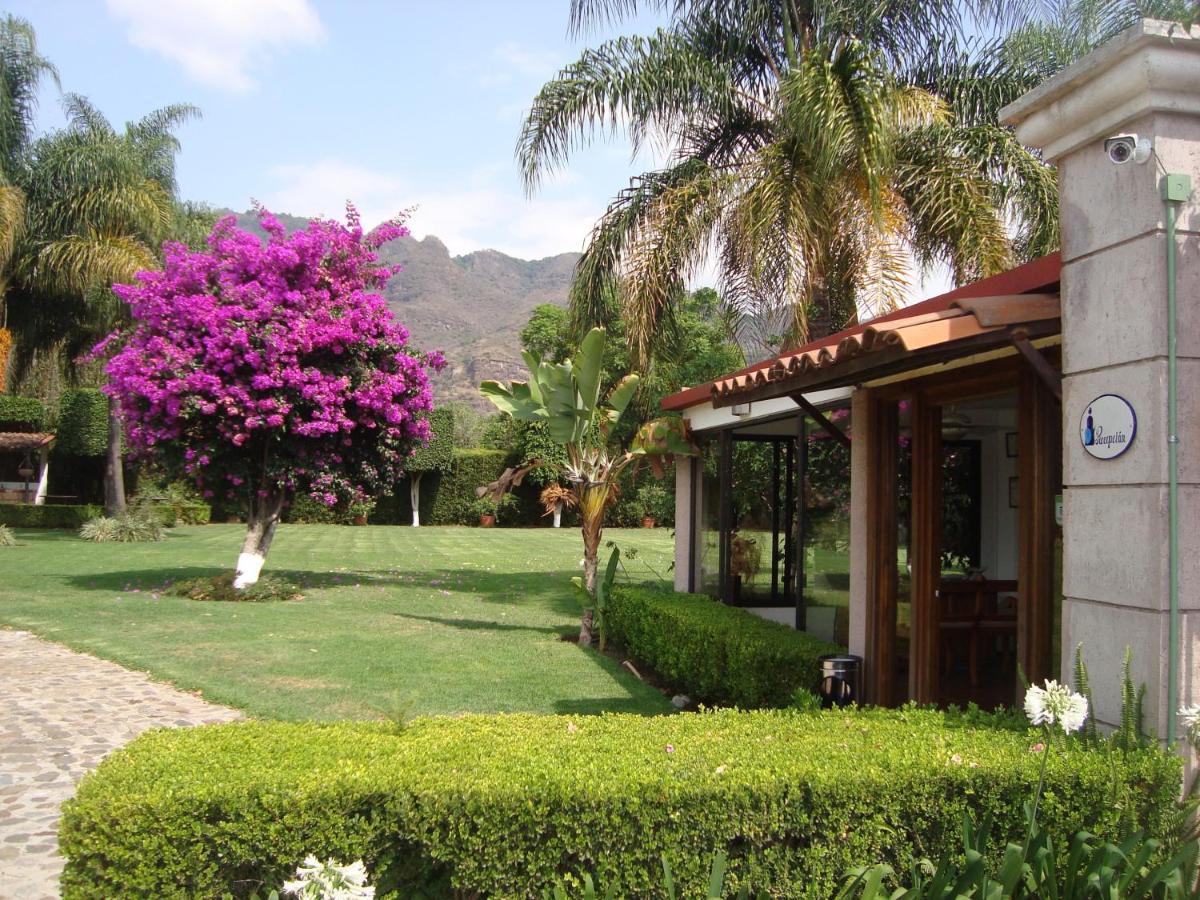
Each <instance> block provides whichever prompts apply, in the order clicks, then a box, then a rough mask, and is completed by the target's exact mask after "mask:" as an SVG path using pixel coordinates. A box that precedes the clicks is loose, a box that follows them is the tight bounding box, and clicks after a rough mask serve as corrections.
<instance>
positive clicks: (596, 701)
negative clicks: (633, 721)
mask: <svg viewBox="0 0 1200 900" xmlns="http://www.w3.org/2000/svg"><path fill="white" fill-rule="evenodd" d="M663 703H664V707H665V708H664V709H662V710H660V711H655V710H650V709H646V699H645V698H644V697H628V696H626V697H579V698H577V699H571V700H555V701H554V712H555V713H557V714H558V715H560V716H571V715H576V716H598V715H600V714H601V713H607V712H618V713H637V714H638V715H639V716H647V717H649V716H661V715H671V714H672V713H676V712H678V710H677V709H675V707H673V706H671V705H670V704H669V703H667V702H666V700H665V698H664V700H663Z"/></svg>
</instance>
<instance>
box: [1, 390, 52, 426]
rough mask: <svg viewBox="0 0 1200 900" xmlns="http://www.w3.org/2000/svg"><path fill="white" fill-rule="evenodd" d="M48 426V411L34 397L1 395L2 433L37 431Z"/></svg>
mask: <svg viewBox="0 0 1200 900" xmlns="http://www.w3.org/2000/svg"><path fill="white" fill-rule="evenodd" d="M45 424H46V409H45V407H44V406H42V401H41V400H37V399H35V398H33V397H14V396H13V395H12V394H0V431H37V430H38V429H39V428H42V427H44V426H45Z"/></svg>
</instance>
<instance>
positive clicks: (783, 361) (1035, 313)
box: [711, 294, 1061, 401]
mask: <svg viewBox="0 0 1200 900" xmlns="http://www.w3.org/2000/svg"><path fill="white" fill-rule="evenodd" d="M1060 315H1061V312H1060V306H1059V298H1058V295H1057V294H1016V295H1012V294H1006V295H999V296H995V297H972V298H965V299H961V300H956V301H954V302H953V303H952V304H951V305H950V307H949V308H948V309H942V310H936V311H933V312H923V313H918V314H916V315H911V316H907V317H889V318H888V319H886V320H884V319H880V320H876V321H873V322H870V323H867V324H866V325H865V326H863V327H861V328H859V329H856V330H855V331H854V332H853V333H846V334H845V336H843V337H841V338H840V340H838V341H837V342H836V343H828V342H823V343H819V344H817V345H809V349H801V350H800V351H799V352H796V353H791V354H785V355H783V356H780V357H779V358H778V359H776V360H775V361H774V362H772V363H771V364H770V365H769V366H768V367H766V368H760V369H755V370H754V371H752V372H747V373H742V374H738V375H732V376H730V377H728V378H724V379H721V380H719V381H716V382H714V383H713V385H712V389H711V391H712V393H711V396H712V398H713V400H714V401H721V400H726V399H728V398H730V397H732V396H734V395H737V394H742V393H745V392H746V391H749V390H752V389H754V388H757V387H761V386H763V385H767V384H771V383H783V382H788V383H789V384H788V387H789V388H791V389H794V390H802V389H804V388H806V387H807V386H808V385H807V384H806V383H805V382H806V381H813V380H815V379H814V378H813V377H809V376H813V375H814V373H823V372H824V370H827V369H831V368H833V367H835V366H839V365H842V364H844V363H846V362H848V361H850V360H852V359H856V358H858V357H862V356H866V355H869V354H873V353H882V352H883V351H886V350H894V351H896V353H899V354H903V353H914V352H916V351H919V350H931V349H933V348H936V347H940V346H946V347H947V349H950V347H951V345H955V344H957V343H958V342H960V341H966V340H968V339H970V338H976V337H980V336H982V335H986V334H990V333H997V334H999V333H1001V332H1003V333H1005V334H1007V333H1009V332H1010V331H1011V329H1013V328H1014V327H1017V326H1020V325H1022V324H1029V325H1032V324H1034V323H1045V322H1050V321H1052V320H1056V319H1058V318H1059V316H1060ZM861 374H862V373H861V372H860V373H859V375H860V376H861ZM792 382H795V383H794V384H791V383H792ZM824 386H832V385H829V384H828V380H826V383H825V385H824Z"/></svg>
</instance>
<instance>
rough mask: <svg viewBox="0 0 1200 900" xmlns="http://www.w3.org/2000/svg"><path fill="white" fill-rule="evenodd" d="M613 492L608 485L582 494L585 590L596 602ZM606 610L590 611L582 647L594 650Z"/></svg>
mask: <svg viewBox="0 0 1200 900" xmlns="http://www.w3.org/2000/svg"><path fill="white" fill-rule="evenodd" d="M610 491H611V488H610V487H609V486H608V485H607V484H586V485H584V486H583V487H582V488H580V492H579V519H580V522H581V525H580V530H581V531H582V532H583V586H584V588H586V589H587V593H588V597H590V598H591V599H592V600H593V601H595V599H596V570H597V568H598V566H599V561H600V538H601V536H602V535H603V533H604V511H605V509H607V508H608V498H609V493H610ZM596 612H599V614H600V615H601V616H603V614H604V611H603V610H598V611H597V610H595V609H594V608H593V607H589V608H587V609H585V610H584V611H583V618H582V619H581V620H580V622H579V646H581V647H590V646H591V644H592V629H593V626H594V625H595V614H596Z"/></svg>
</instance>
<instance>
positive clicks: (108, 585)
mask: <svg viewBox="0 0 1200 900" xmlns="http://www.w3.org/2000/svg"><path fill="white" fill-rule="evenodd" d="M231 571H232V570H231V569H230V567H229V566H155V567H154V568H144V569H126V570H122V571H116V572H91V573H79V572H58V573H52V574H50V576H49V577H55V576H57V577H59V578H62V579H63V581H64V582H65V583H66V584H69V585H70V586H71V587H73V588H76V589H80V590H94V591H104V592H107V593H111V592H113V591H118V592H120V591H133V590H137V591H142V592H144V591H164V590H166V589H168V588H169V587H170V586H171V585H173V584H176V583H178V582H180V581H189V580H191V579H194V578H212V577H214V576H216V575H222V574H229V573H231ZM263 577H264V578H265V577H272V578H278V579H280V580H281V581H286V582H289V583H291V584H294V585H296V586H297V587H299V588H300V590H302V591H307V590H322V589H331V590H332V589H342V590H348V591H355V590H369V589H370V588H376V587H393V588H406V589H409V590H413V591H425V592H428V591H437V590H441V591H445V592H447V593H448V594H449V595H451V596H453V595H455V594H475V595H477V596H476V598H475V599H477V600H481V601H482V602H484V603H497V604H506V605H508V604H511V605H521V604H522V603H526V602H528V603H533V604H537V605H538V606H540V607H541V608H543V609H544V610H545V611H546V612H547V613H553V614H557V615H561V616H566V617H569V618H572V619H574V618H575V617H577V616H578V615H579V614H580V612H581V611H582V608H583V607H582V605H581V604H580V602H579V598H578V597H577V596H576V594H575V589H574V588H572V587H571V584H570V581H569V575H568V573H565V572H517V573H508V572H506V573H499V574H498V573H495V572H479V571H477V570H458V569H427V570H416V571H407V572H406V571H397V570H395V569H350V570H346V571H332V572H331V571H317V570H312V569H280V568H272V567H271V566H270V565H268V566H267V567H266V568H265V569H264V570H263ZM366 596H367V597H376V596H380V598H381V599H384V600H390V601H394V600H395V599H396V597H395V595H390V596H386V597H384V596H381V595H377V594H368V595H366ZM565 627H566V626H564V629H565ZM548 631H553V632H556V633H557V632H558V631H559V629H558V628H551V629H548Z"/></svg>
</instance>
